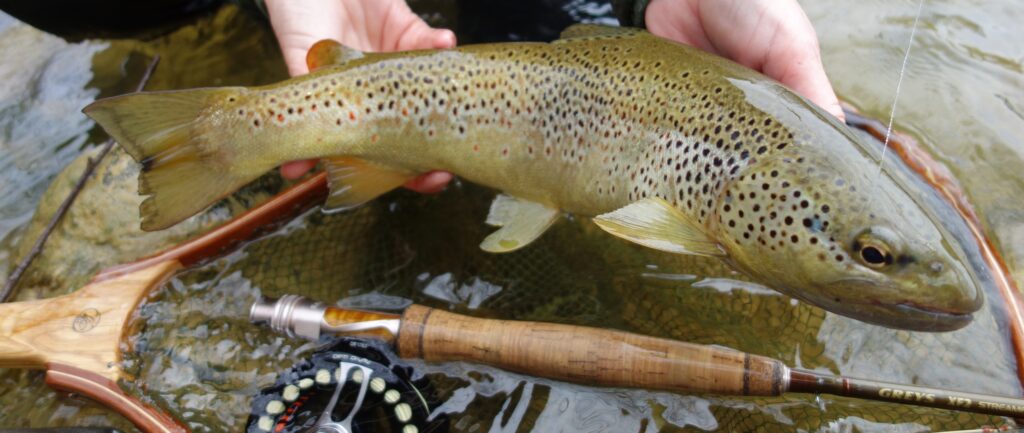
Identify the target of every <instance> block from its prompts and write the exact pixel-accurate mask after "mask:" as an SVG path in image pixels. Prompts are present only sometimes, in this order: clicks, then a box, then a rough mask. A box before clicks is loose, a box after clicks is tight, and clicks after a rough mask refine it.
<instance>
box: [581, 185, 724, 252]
mask: <svg viewBox="0 0 1024 433" xmlns="http://www.w3.org/2000/svg"><path fill="white" fill-rule="evenodd" d="M594 222H595V223H597V225H598V226H600V227H601V228H602V229H604V231H606V232H608V233H611V234H613V235H615V236H618V237H620V238H623V239H626V240H628V241H630V242H634V243H638V244H640V245H643V246H646V247H649V248H654V249H656V250H661V251H667V252H670V253H676V254H693V255H698V256H723V255H725V252H724V251H723V250H722V248H721V247H720V246H719V245H718V242H716V241H715V240H714V239H712V238H711V237H710V236H708V234H707V233H706V229H705V228H704V226H703V225H702V224H700V223H699V222H697V221H696V220H695V219H694V218H692V217H690V216H689V215H686V214H684V213H683V212H681V211H680V210H679V209H676V208H675V207H673V206H672V204H670V203H669V202H667V201H665V200H662V199H660V198H656V197H652V198H646V199H643V200H640V201H637V202H633V203H631V204H629V205H626V206H623V207H621V208H619V209H616V210H615V211H612V212H608V213H606V214H601V215H598V216H597V217H595V218H594Z"/></svg>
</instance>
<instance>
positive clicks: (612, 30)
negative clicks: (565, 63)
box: [558, 24, 645, 40]
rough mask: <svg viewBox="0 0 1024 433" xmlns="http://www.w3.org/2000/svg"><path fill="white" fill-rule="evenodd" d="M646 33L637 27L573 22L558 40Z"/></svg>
mask: <svg viewBox="0 0 1024 433" xmlns="http://www.w3.org/2000/svg"><path fill="white" fill-rule="evenodd" d="M641 33H645V32H644V31H643V30H641V29H638V28H636V27H619V26H607V25H603V24H573V25H571V26H569V27H566V28H565V30H562V34H561V35H559V36H558V40H564V39H580V38H594V37H601V36H629V35H636V34H641Z"/></svg>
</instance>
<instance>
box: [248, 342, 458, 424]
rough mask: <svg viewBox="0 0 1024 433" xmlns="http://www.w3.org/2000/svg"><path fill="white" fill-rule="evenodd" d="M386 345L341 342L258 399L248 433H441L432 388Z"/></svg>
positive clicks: (443, 420) (293, 370) (289, 373)
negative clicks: (432, 414) (414, 376)
mask: <svg viewBox="0 0 1024 433" xmlns="http://www.w3.org/2000/svg"><path fill="white" fill-rule="evenodd" d="M411 372H412V368H411V367H409V366H408V365H406V364H404V363H402V362H401V360H399V358H398V357H397V356H395V355H394V353H392V352H391V350H390V348H389V347H388V346H387V345H385V344H384V343H383V342H380V341H376V340H367V339H360V338H340V339H338V340H336V341H335V342H334V343H333V344H332V345H331V346H329V347H328V348H327V349H325V350H321V351H319V352H317V353H315V354H314V355H313V356H312V357H311V358H309V359H306V360H304V361H302V362H299V363H298V364H296V365H295V366H294V367H292V368H291V369H289V370H288V371H285V372H284V373H282V374H281V375H280V376H278V379H277V382H276V383H275V384H274V385H273V386H271V387H268V388H265V389H263V390H262V391H261V392H260V394H259V395H257V396H256V397H255V398H254V399H253V409H252V414H251V415H250V417H249V423H248V427H247V428H246V432H247V433H268V432H272V433H293V432H294V433H315V432H319V433H390V432H394V433H437V432H445V431H447V430H448V423H447V419H446V418H444V417H443V416H442V417H437V418H435V419H430V409H431V408H432V407H433V406H434V403H435V402H433V401H432V400H431V398H432V395H433V392H432V389H430V387H429V383H428V381H427V380H426V379H425V378H423V379H420V380H412V377H411Z"/></svg>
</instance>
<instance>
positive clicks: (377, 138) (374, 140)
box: [370, 134, 380, 143]
mask: <svg viewBox="0 0 1024 433" xmlns="http://www.w3.org/2000/svg"><path fill="white" fill-rule="evenodd" d="M379 139H380V136H378V135H377V134H373V136H372V137H370V142H371V143H376V142H377V140H379Z"/></svg>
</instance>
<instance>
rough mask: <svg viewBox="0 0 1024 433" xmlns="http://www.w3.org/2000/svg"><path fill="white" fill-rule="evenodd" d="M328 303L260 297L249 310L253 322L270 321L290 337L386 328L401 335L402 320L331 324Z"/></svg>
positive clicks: (269, 322)
mask: <svg viewBox="0 0 1024 433" xmlns="http://www.w3.org/2000/svg"><path fill="white" fill-rule="evenodd" d="M326 311H327V306H325V305H324V304H322V303H320V302H316V301H314V300H312V299H308V298H304V297H302V296H297V295H284V296H282V297H281V299H273V298H260V299H259V300H257V301H256V303H255V304H252V309H250V310H249V321H251V322H252V323H266V324H268V325H270V329H273V330H274V331H277V332H280V333H283V334H285V335H287V336H289V337H293V338H294V337H302V338H308V339H310V340H316V339H319V338H320V335H321V334H322V333H324V332H326V333H329V334H348V333H358V332H361V331H368V330H371V329H385V330H387V331H388V332H390V333H391V335H392V336H398V328H399V327H400V326H401V320H400V319H380V320H367V321H364V322H353V323H345V324H340V325H334V326H331V325H328V324H327V322H326V321H325V320H324V313H325V312H326Z"/></svg>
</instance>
